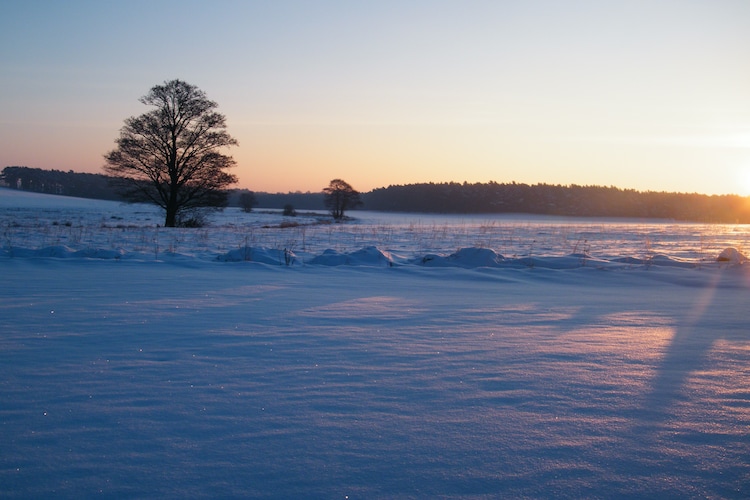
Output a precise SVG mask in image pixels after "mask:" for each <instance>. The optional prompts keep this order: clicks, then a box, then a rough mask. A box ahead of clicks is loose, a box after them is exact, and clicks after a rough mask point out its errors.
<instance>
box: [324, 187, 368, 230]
mask: <svg viewBox="0 0 750 500" xmlns="http://www.w3.org/2000/svg"><path fill="white" fill-rule="evenodd" d="M323 196H324V202H325V206H326V208H327V209H328V210H329V211H330V212H331V215H332V216H333V218H334V220H341V219H343V218H344V213H345V212H346V210H348V209H350V208H355V207H357V206H359V205H361V204H362V200H361V199H360V197H359V193H358V192H357V191H355V190H354V188H353V187H351V186H350V185H349V184H348V183H347V182H345V181H343V180H341V179H333V180H332V181H331V183H330V184H329V185H328V187H327V188H325V189H323Z"/></svg>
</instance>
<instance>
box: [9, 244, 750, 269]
mask: <svg viewBox="0 0 750 500" xmlns="http://www.w3.org/2000/svg"><path fill="white" fill-rule="evenodd" d="M0 257H2V258H54V259H103V260H136V261H142V260H150V261H154V260H158V261H174V260H196V259H197V260H214V261H219V262H256V263H260V264H266V265H279V266H302V265H312V266H366V267H393V266H404V265H413V266H422V267H458V268H464V269H476V268H544V269H577V268H582V267H599V268H613V267H614V268H626V267H651V266H660V267H673V268H687V269H690V268H695V267H698V266H701V265H706V264H708V263H710V262H711V261H700V262H698V261H693V260H685V259H678V258H675V257H670V256H668V255H662V254H655V255H650V256H648V257H645V258H639V257H627V256H626V257H618V258H610V259H602V258H597V257H594V256H591V255H589V254H586V253H573V254H569V255H563V256H554V255H548V256H543V255H540V256H521V257H511V258H508V257H504V256H503V255H500V254H498V253H497V252H495V251H494V250H492V249H490V248H481V247H469V248H462V249H460V250H458V251H456V252H454V253H452V254H449V255H443V254H433V253H430V254H426V255H421V256H416V257H415V256H404V255H399V254H397V253H394V252H391V251H388V250H383V249H380V248H378V247H375V246H368V247H365V248H361V249H359V250H356V251H353V252H340V251H337V250H334V249H328V250H325V251H323V252H322V253H321V254H317V255H311V254H306V253H296V252H294V251H292V250H288V249H277V248H264V247H250V246H247V247H241V248H236V249H234V250H230V251H228V252H225V253H221V254H219V255H216V254H213V255H211V254H209V255H193V254H182V253H175V252H161V253H156V252H154V253H147V252H126V251H124V250H107V249H97V248H85V249H80V250H76V249H72V248H69V247H67V246H64V245H57V246H48V247H43V248H38V249H27V248H19V247H5V248H3V249H2V250H0ZM747 260H748V259H747V257H746V256H745V255H744V254H742V253H741V252H739V251H738V250H737V249H735V248H727V249H725V250H723V251H722V252H721V253H720V255H718V256H717V257H716V258H715V259H714V260H713V261H712V262H713V263H714V264H718V265H722V264H723V265H741V264H743V263H745V262H746V261H747Z"/></svg>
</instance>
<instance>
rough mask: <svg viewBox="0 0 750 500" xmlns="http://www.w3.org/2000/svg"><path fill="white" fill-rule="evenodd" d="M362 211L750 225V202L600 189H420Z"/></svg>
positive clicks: (381, 195) (372, 195) (366, 197)
mask: <svg viewBox="0 0 750 500" xmlns="http://www.w3.org/2000/svg"><path fill="white" fill-rule="evenodd" d="M362 201H363V202H364V204H365V206H366V207H367V209H368V210H380V211H397V212H438V213H529V214H541V215H563V216H596V217H636V218H659V219H676V220H685V221H699V222H726V223H750V197H742V196H737V195H720V196H717V195H714V196H709V195H703V194H695V193H692V194H687V193H665V192H652V191H647V192H640V191H636V190H633V189H620V188H616V187H602V186H577V185H570V186H562V185H551V184H535V185H528V184H518V183H515V182H513V183H505V184H500V183H497V182H489V183H476V184H469V183H463V184H459V183H456V182H449V183H438V184H435V183H426V184H408V185H395V186H388V187H386V188H379V189H375V190H373V191H370V192H369V193H365V194H363V195H362Z"/></svg>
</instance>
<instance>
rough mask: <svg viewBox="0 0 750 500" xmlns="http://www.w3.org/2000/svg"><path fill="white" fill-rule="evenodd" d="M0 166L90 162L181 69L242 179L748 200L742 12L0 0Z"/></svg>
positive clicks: (724, 7) (273, 187)
mask: <svg viewBox="0 0 750 500" xmlns="http://www.w3.org/2000/svg"><path fill="white" fill-rule="evenodd" d="M0 64H2V68H3V71H2V73H0V167H3V166H6V165H27V166H31V167H39V168H57V169H63V170H68V169H73V170H78V171H91V172H97V171H100V169H101V166H102V164H103V158H102V156H103V155H104V154H105V153H106V152H107V151H109V150H110V149H112V148H113V147H114V140H115V138H116V137H117V135H118V131H119V129H120V127H121V126H122V124H123V120H124V119H125V118H127V117H129V116H133V115H137V114H140V113H143V112H145V111H147V109H148V108H146V107H145V106H143V105H142V104H140V103H139V102H138V98H139V97H140V96H142V95H144V94H146V93H147V92H148V90H149V89H150V88H151V87H152V86H153V85H156V84H160V83H162V82H164V81H165V80H171V79H174V78H180V79H183V80H186V81H188V82H190V83H192V84H194V85H197V86H198V87H200V88H201V89H202V90H204V91H205V92H206V93H207V94H208V96H209V98H211V99H213V100H215V101H216V102H217V103H218V104H219V111H221V112H222V113H224V114H225V115H226V117H227V123H228V126H229V132H230V133H231V134H232V135H233V136H234V137H235V138H237V139H238V141H239V143H240V146H239V147H237V148H233V149H232V150H230V153H231V154H232V155H233V156H234V157H235V159H236V160H237V162H238V167H237V168H236V170H235V173H236V174H237V175H238V176H239V178H240V183H239V185H240V186H241V187H247V188H250V189H255V190H258V191H290V190H291V191H294V190H301V191H307V190H312V191H317V190H319V189H321V188H322V187H324V186H325V185H327V184H328V181H329V180H330V179H332V178H335V177H341V178H344V179H346V180H347V181H349V182H350V183H351V184H352V185H353V186H354V187H355V188H357V189H359V190H363V191H365V190H369V189H372V188H375V187H381V186H387V185H389V184H403V183H411V182H443V181H458V182H463V181H469V182H484V181H489V180H495V181H498V182H510V181H516V182H528V183H537V182H547V183H554V184H573V183H574V184H598V185H615V186H619V187H623V188H634V189H639V190H658V191H683V192H684V191H687V192H694V191H695V192H705V193H711V194H713V193H740V194H750V2H746V1H725V0H718V1H656V2H641V1H628V2H602V1H577V0H573V1H570V2H559V1H524V2H520V1H519V2H503V1H488V2H482V1H467V2H460V3H459V2H443V1H430V2H427V1H406V2H391V1H378V2H332V1H320V2H312V1H307V2H301V1H289V2H284V1H274V2H270V1H269V2H253V1H221V0H219V1H213V2H197V1H171V0H170V1H167V0H164V1H159V0H156V1H154V0H152V1H128V2H102V1H99V2H82V1H69V2H53V1H33V0H32V1H28V0H27V1H14V0H10V1H8V0H6V1H4V2H3V3H2V4H0Z"/></svg>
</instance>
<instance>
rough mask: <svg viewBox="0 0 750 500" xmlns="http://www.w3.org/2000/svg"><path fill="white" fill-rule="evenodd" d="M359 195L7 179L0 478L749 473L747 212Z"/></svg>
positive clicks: (573, 489)
mask: <svg viewBox="0 0 750 500" xmlns="http://www.w3.org/2000/svg"><path fill="white" fill-rule="evenodd" d="M352 215H353V216H354V217H355V218H356V220H354V221H352V222H350V223H347V224H324V223H321V222H322V221H323V219H324V218H323V217H321V216H319V215H312V214H308V215H303V216H300V217H297V218H294V219H284V218H283V217H281V216H280V215H279V214H277V213H253V214H244V213H241V212H240V211H237V210H227V211H225V212H224V213H222V214H218V215H216V216H215V217H214V218H213V219H212V224H211V226H209V227H205V228H201V229H171V230H168V229H164V228H159V227H157V225H158V224H160V223H161V222H162V220H161V215H160V214H159V212H158V211H156V210H155V209H153V208H151V207H145V206H123V205H120V204H117V203H111V202H101V201H92V200H79V199H72V198H60V197H54V196H44V195H34V194H29V193H21V192H18V191H12V190H7V189H0V231H1V233H0V237H1V238H2V240H1V241H0V249H1V250H0V276H1V277H2V278H1V279H2V286H1V287H0V297H1V298H0V450H1V451H0V496H2V497H4V498H5V497H7V498H20V497H23V498H40V497H75V498H85V497H92V496H97V495H100V494H101V495H104V496H107V497H112V496H117V497H138V498H141V497H159V498H162V497H172V498H176V497H179V498H195V497H223V498H227V497H255V498H263V497H276V498H300V497H308V498H310V497H313V498H346V497H348V498H351V499H354V498H431V497H436V496H438V497H487V498H497V497H532V498H561V497H562V498H564V497H570V498H580V497H604V498H613V497H650V498H668V497H675V498H690V497H693V498H695V497H701V498H703V497H707V498H747V497H749V496H750V330H749V329H748V325H747V320H748V310H749V306H750V271H749V270H748V269H750V268H749V267H748V266H750V264H746V263H743V257H742V255H741V254H742V253H747V252H746V249H747V248H748V238H749V237H750V228H748V227H747V226H731V225H722V226H712V225H702V224H679V223H674V222H668V221H662V222H653V221H652V222H649V221H617V220H585V219H555V218H544V217H528V216H526V217H524V216H514V217H509V216H505V217H502V216H472V217H468V216H465V217H460V216H427V215H408V216H407V215H394V214H377V213H368V212H353V213H352ZM280 225H284V226H292V227H284V228H281V227H279V226H280ZM264 226H267V227H264ZM729 247H733V248H735V249H737V250H738V251H737V252H725V253H724V255H725V256H727V257H728V258H729V261H721V262H717V257H718V256H719V255H720V254H722V252H723V251H724V250H725V249H726V248H729Z"/></svg>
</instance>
